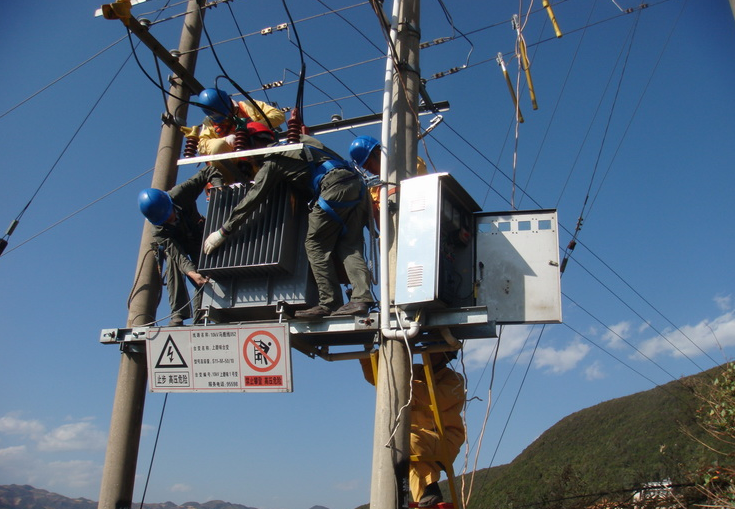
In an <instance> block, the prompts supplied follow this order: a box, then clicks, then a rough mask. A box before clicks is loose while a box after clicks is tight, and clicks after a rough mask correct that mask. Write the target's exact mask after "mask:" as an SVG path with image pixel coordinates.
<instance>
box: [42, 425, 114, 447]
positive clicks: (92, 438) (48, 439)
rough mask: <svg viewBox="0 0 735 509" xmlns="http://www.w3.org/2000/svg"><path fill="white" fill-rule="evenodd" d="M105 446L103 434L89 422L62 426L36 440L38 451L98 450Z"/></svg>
mask: <svg viewBox="0 0 735 509" xmlns="http://www.w3.org/2000/svg"><path fill="white" fill-rule="evenodd" d="M106 445H107V441H106V437H105V433H104V432H102V431H100V430H99V429H97V428H96V427H95V426H94V424H92V423H90V422H75V423H71V424H64V425H62V426H59V427H58V428H56V429H54V430H52V431H51V432H49V433H46V434H45V435H43V436H42V437H41V438H40V439H39V440H38V449H39V450H40V451H81V450H95V449H96V450H100V449H104V448H105V446H106Z"/></svg>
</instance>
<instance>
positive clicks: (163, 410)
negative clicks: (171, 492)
mask: <svg viewBox="0 0 735 509" xmlns="http://www.w3.org/2000/svg"><path fill="white" fill-rule="evenodd" d="M169 394H170V393H169V392H167V393H166V395H165V396H164V397H163V406H162V407H161V417H159V419H158V429H157V430H156V440H155V441H154V442H153V451H152V452H151V462H150V463H149V464H148V475H146V477H145V485H144V486H143V495H142V496H141V497H140V507H139V509H143V503H144V502H145V494H146V493H147V492H148V482H149V481H150V479H151V472H153V460H154V458H155V457H156V450H157V449H158V438H159V437H160V436H161V427H162V424H163V415H164V414H165V413H166V402H167V401H168V395H169Z"/></svg>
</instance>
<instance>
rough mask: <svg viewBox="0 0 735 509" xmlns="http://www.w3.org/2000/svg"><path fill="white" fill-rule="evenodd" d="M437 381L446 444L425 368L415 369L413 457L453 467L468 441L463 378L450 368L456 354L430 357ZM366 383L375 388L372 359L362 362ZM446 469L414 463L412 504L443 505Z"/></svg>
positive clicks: (412, 424)
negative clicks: (441, 483)
mask: <svg viewBox="0 0 735 509" xmlns="http://www.w3.org/2000/svg"><path fill="white" fill-rule="evenodd" d="M429 358H430V362H431V370H432V372H433V377H434V394H435V396H436V402H437V406H438V407H439V412H440V414H441V419H442V424H443V427H444V444H442V441H441V438H440V436H439V434H438V433H437V430H436V429H437V428H436V419H435V418H434V412H433V411H432V409H431V398H430V396H429V387H428V385H427V381H426V373H425V371H424V365H423V364H414V365H413V380H412V388H413V391H412V392H413V395H412V398H411V437H410V438H411V455H417V456H432V457H442V456H443V457H445V458H446V461H448V462H450V464H451V463H454V460H455V459H456V457H457V454H459V450H460V449H461V447H462V444H463V443H464V440H465V428H464V424H463V422H462V409H463V408H464V404H465V400H466V397H465V386H464V377H462V375H461V374H459V373H457V372H456V371H454V369H452V368H451V367H450V366H448V364H449V362H450V361H452V360H453V359H456V358H457V351H456V350H455V351H450V352H434V353H431V354H430V355H429ZM360 364H361V366H362V370H363V374H364V375H365V379H366V380H367V381H368V382H370V383H371V384H373V385H375V375H374V372H373V367H372V364H371V362H370V359H360ZM442 469H443V466H442V464H441V463H439V462H437V461H412V462H411V465H410V467H409V471H408V483H409V487H410V489H411V496H412V497H413V500H414V501H416V502H418V506H419V507H436V506H437V505H438V504H439V503H441V502H443V497H442V492H441V490H440V489H439V484H438V482H439V479H440V477H441V471H442Z"/></svg>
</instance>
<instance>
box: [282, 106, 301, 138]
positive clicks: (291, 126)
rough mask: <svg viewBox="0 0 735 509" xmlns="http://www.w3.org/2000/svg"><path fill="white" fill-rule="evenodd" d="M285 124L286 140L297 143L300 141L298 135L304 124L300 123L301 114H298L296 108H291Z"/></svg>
mask: <svg viewBox="0 0 735 509" xmlns="http://www.w3.org/2000/svg"><path fill="white" fill-rule="evenodd" d="M286 125H287V126H288V131H287V134H286V138H288V142H289V143H298V142H299V141H300V138H299V136H300V135H301V133H302V131H303V129H304V125H303V124H302V123H301V115H300V114H299V109H298V108H294V109H293V110H291V118H289V119H288V122H286Z"/></svg>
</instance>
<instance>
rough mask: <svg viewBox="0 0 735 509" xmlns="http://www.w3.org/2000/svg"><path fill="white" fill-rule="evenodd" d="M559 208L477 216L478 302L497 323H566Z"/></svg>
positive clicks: (476, 273) (476, 274)
mask: <svg viewBox="0 0 735 509" xmlns="http://www.w3.org/2000/svg"><path fill="white" fill-rule="evenodd" d="M557 223H558V221H557V214H556V210H521V211H519V210H515V211H512V212H496V213H481V214H476V215H475V246H476V249H475V260H476V261H475V277H476V281H477V283H476V284H477V292H476V293H477V305H478V306H487V309H488V315H489V316H491V317H493V318H494V319H495V321H496V323H499V324H502V323H561V282H560V276H561V275H560V273H559V233H558V225H557Z"/></svg>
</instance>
